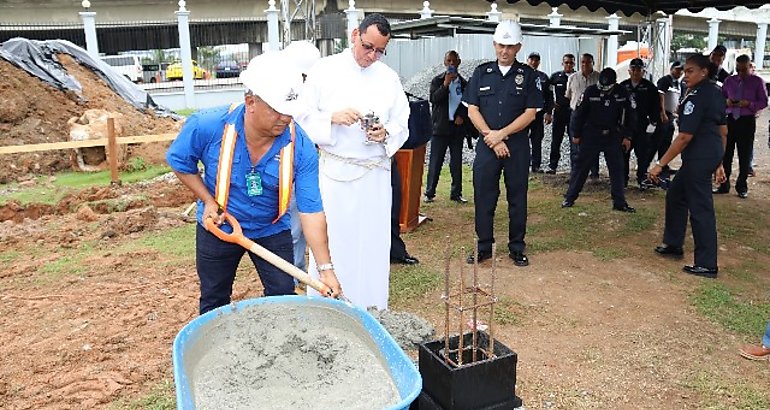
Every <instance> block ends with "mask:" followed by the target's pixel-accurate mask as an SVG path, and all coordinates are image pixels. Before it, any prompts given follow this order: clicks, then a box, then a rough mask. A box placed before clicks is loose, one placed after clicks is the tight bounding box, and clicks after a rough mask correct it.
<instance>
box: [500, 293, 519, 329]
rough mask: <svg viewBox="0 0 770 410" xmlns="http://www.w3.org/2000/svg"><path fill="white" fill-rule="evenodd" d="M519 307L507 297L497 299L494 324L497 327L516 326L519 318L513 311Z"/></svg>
mask: <svg viewBox="0 0 770 410" xmlns="http://www.w3.org/2000/svg"><path fill="white" fill-rule="evenodd" d="M518 306H519V305H518V304H517V303H516V302H515V301H514V300H513V299H512V298H509V297H507V296H501V297H500V298H498V300H497V303H496V304H495V324H497V325H503V326H505V325H516V324H518V323H519V316H518V315H517V314H516V312H515V310H516V308H517V307H518Z"/></svg>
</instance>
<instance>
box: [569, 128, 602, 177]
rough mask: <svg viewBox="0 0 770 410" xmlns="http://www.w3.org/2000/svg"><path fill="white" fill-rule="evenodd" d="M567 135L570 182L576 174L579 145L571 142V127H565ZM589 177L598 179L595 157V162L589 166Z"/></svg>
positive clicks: (572, 134) (597, 166)
mask: <svg viewBox="0 0 770 410" xmlns="http://www.w3.org/2000/svg"><path fill="white" fill-rule="evenodd" d="M567 133H568V134H569V166H570V175H569V178H570V181H571V180H572V179H573V177H574V176H575V173H576V172H577V159H578V154H580V145H578V144H575V143H574V142H572V137H573V136H574V135H575V132H574V130H572V127H569V126H568V127H567ZM591 176H593V177H598V176H599V156H598V155H597V156H596V161H594V163H593V164H591Z"/></svg>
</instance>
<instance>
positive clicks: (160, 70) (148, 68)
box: [142, 63, 168, 83]
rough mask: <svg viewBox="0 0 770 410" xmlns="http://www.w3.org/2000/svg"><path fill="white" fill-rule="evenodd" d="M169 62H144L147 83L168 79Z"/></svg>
mask: <svg viewBox="0 0 770 410" xmlns="http://www.w3.org/2000/svg"><path fill="white" fill-rule="evenodd" d="M166 68H168V64H167V63H162V64H142V74H143V77H144V82H145V83H159V82H162V81H166Z"/></svg>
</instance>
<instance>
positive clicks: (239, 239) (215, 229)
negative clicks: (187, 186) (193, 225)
mask: <svg viewBox="0 0 770 410" xmlns="http://www.w3.org/2000/svg"><path fill="white" fill-rule="evenodd" d="M222 215H223V216H224V218H225V221H226V222H227V223H228V224H230V226H232V227H233V233H226V232H224V231H223V230H222V229H221V228H220V227H219V226H217V224H216V223H214V219H213V218H211V217H208V218H205V219H204V225H205V228H206V230H208V231H209V232H211V233H212V234H214V236H216V237H217V238H219V239H221V240H223V241H225V242H229V243H235V244H238V245H240V246H242V247H244V248H246V249H248V250H249V252H251V253H253V254H255V255H257V256H259V257H260V258H262V259H264V260H266V261H267V262H268V263H270V264H271V265H273V266H275V267H276V268H278V269H280V270H282V271H283V272H285V273H287V274H289V275H291V276H292V277H294V278H295V279H297V280H298V281H300V282H302V283H304V284H306V285H308V286H310V287H311V288H313V289H315V290H316V291H318V293H320V294H322V295H328V296H331V295H332V293H333V292H332V290H331V288H329V287H328V286H326V284H324V283H323V282H321V281H320V280H318V279H315V278H313V277H312V276H310V275H308V274H307V273H305V272H303V271H302V270H301V269H299V268H298V267H296V266H294V265H292V264H291V263H289V262H287V261H286V260H284V259H283V258H281V257H280V256H278V255H276V254H274V253H273V252H270V251H269V250H267V249H265V248H263V247H261V246H259V245H258V244H256V243H254V241H252V240H251V239H249V238H247V237H245V236H244V235H243V229H241V224H239V223H238V221H237V220H236V219H235V217H234V216H232V215H230V214H228V213H227V212H225V213H224V214H222Z"/></svg>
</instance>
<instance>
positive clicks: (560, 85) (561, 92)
mask: <svg viewBox="0 0 770 410" xmlns="http://www.w3.org/2000/svg"><path fill="white" fill-rule="evenodd" d="M571 74H572V73H568V72H566V71H564V70H562V71H557V72H555V73H553V74H552V75H551V78H550V79H549V80H548V83H549V84H550V85H551V93H552V95H553V101H554V102H555V103H556V104H559V107H561V108H562V109H565V108H569V98H567V96H566V94H567V80H568V79H569V76H570V75H571ZM554 108H556V105H555V104H554Z"/></svg>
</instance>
